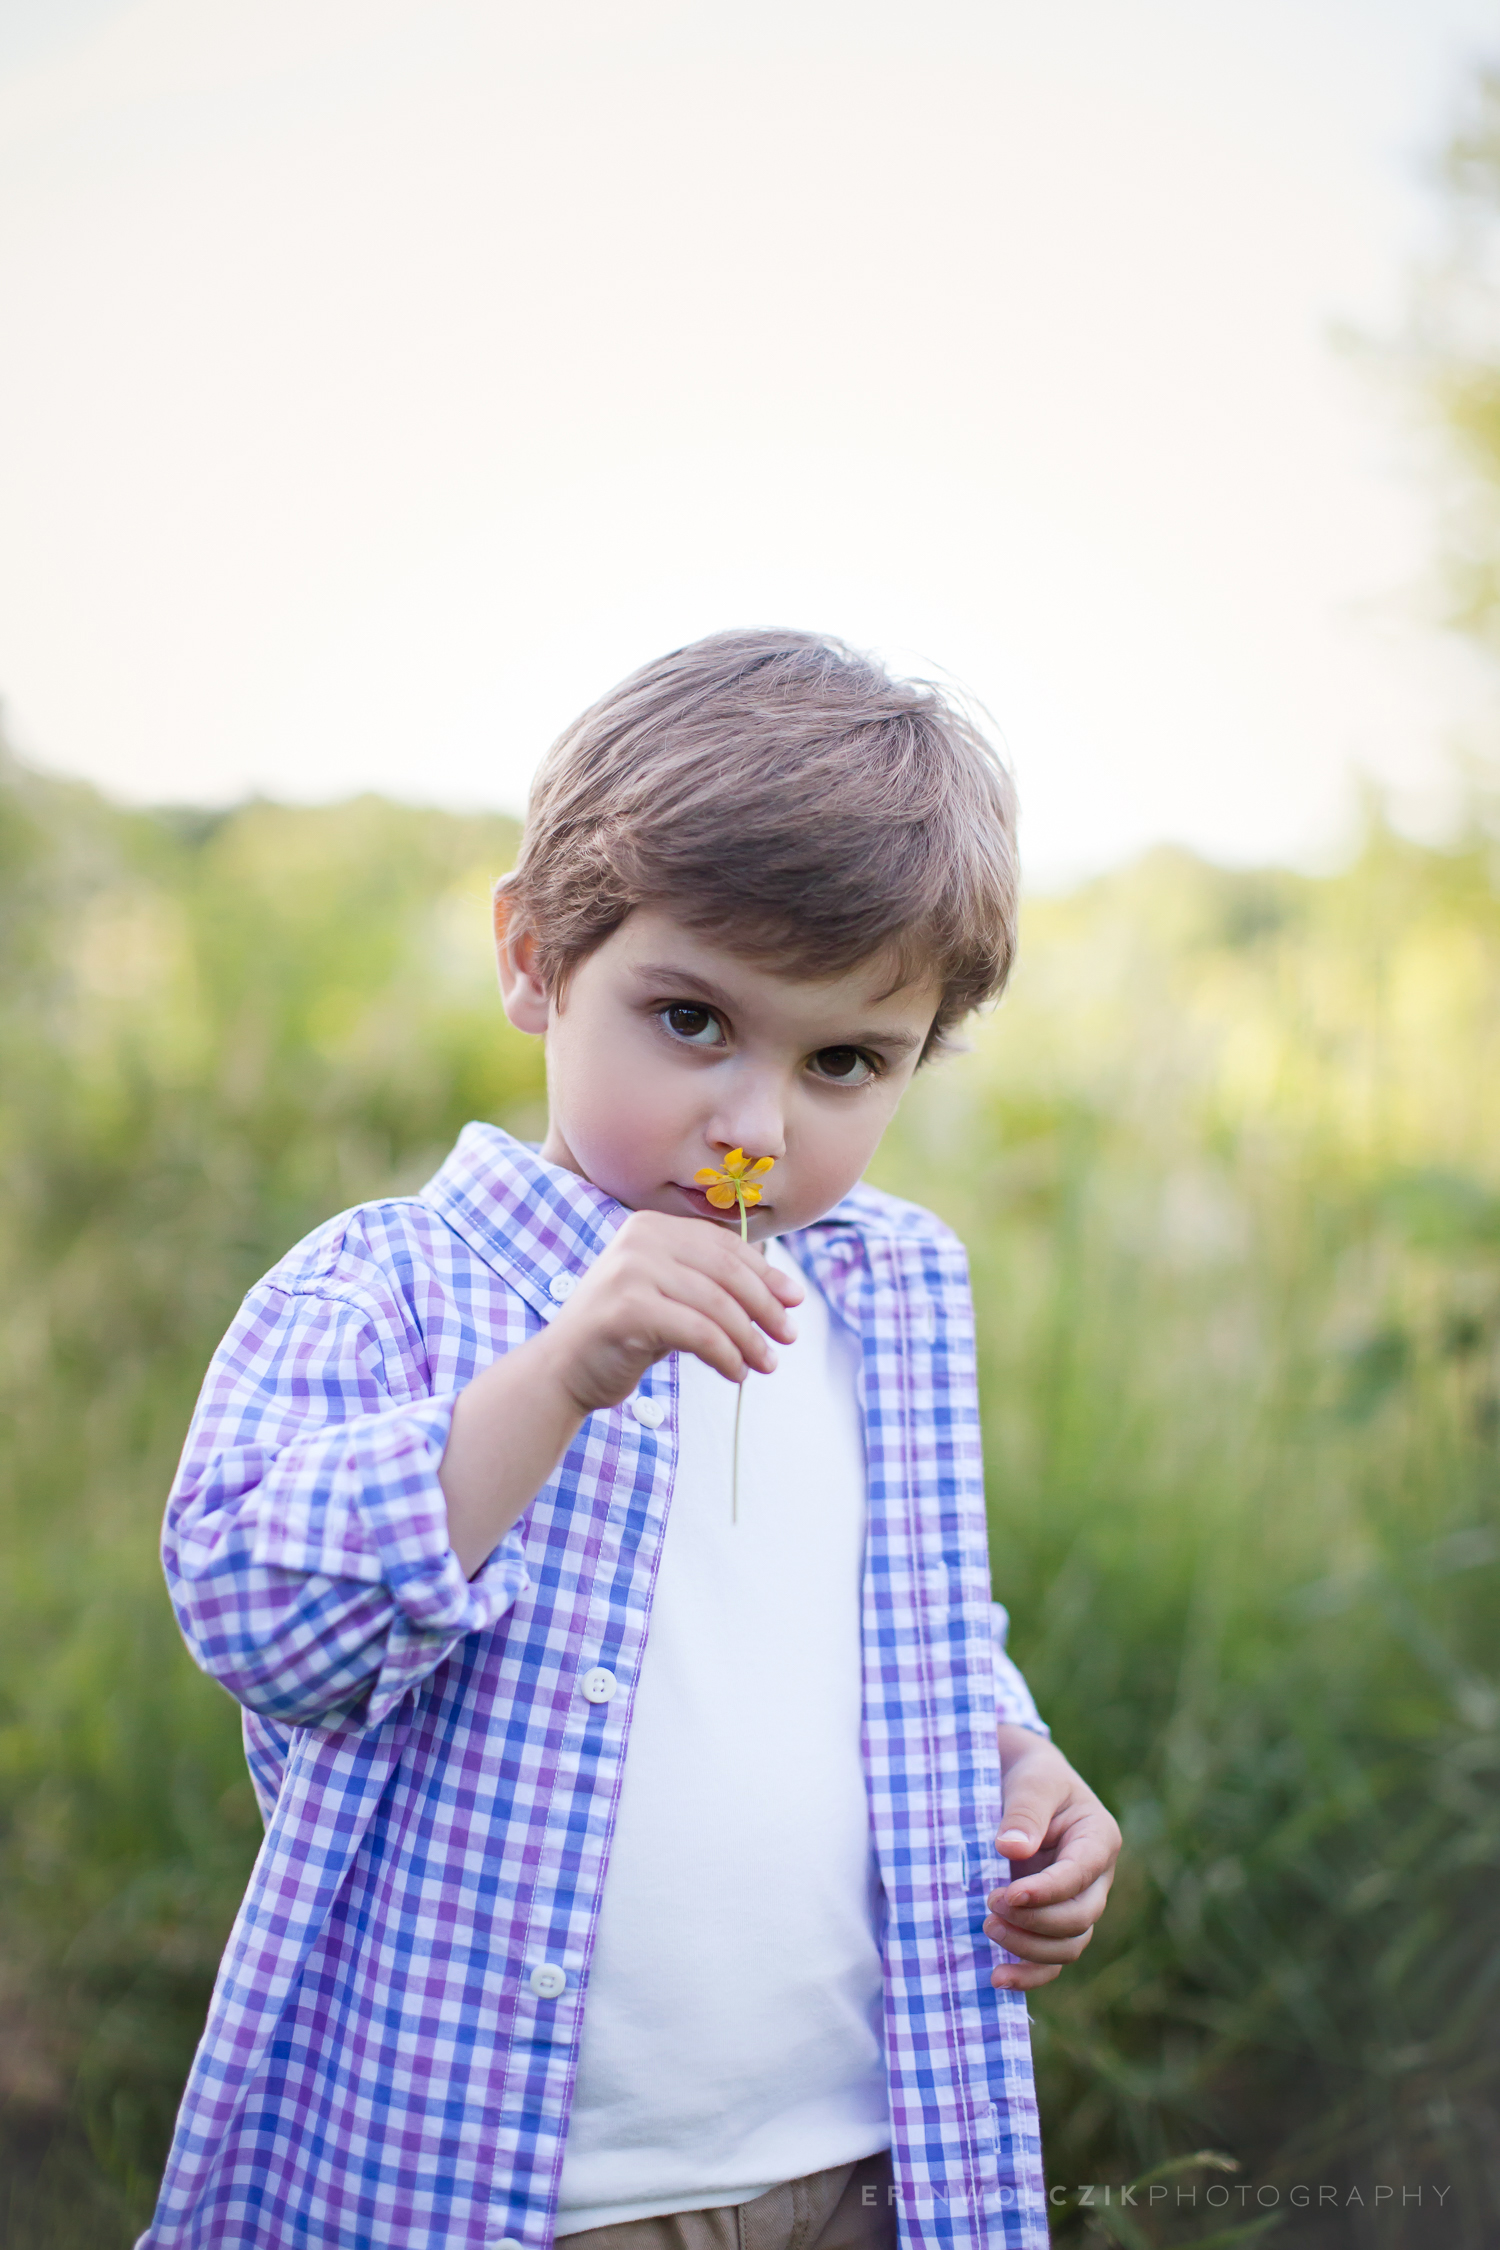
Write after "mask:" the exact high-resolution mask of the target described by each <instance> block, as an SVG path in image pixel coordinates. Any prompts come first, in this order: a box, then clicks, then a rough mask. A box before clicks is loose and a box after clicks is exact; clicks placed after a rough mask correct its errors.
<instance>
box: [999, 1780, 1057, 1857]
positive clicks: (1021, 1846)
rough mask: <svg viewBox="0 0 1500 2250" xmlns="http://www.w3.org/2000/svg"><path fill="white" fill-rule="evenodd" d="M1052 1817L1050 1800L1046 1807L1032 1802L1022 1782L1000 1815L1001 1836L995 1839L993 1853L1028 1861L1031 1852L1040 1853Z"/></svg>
mask: <svg viewBox="0 0 1500 2250" xmlns="http://www.w3.org/2000/svg"><path fill="white" fill-rule="evenodd" d="M1051 1818H1052V1804H1051V1801H1050V1799H1049V1800H1048V1801H1047V1802H1046V1803H1045V1804H1042V1803H1037V1802H1034V1801H1033V1793H1032V1792H1031V1791H1029V1790H1028V1789H1027V1788H1026V1786H1025V1784H1024V1782H1023V1783H1018V1785H1017V1787H1016V1788H1015V1790H1014V1791H1013V1793H1012V1795H1011V1800H1010V1803H1009V1804H1008V1805H1007V1806H1006V1808H1005V1811H1004V1813H1003V1814H1002V1816H1001V1822H1000V1833H999V1835H998V1836H997V1837H996V1838H995V1849H996V1851H997V1852H1001V1853H1003V1855H1004V1856H1005V1858H1006V1859H1030V1857H1031V1855H1032V1853H1033V1852H1037V1851H1040V1850H1041V1848H1042V1838H1043V1837H1044V1836H1045V1835H1046V1833H1047V1823H1048V1821H1049V1820H1050V1819H1051Z"/></svg>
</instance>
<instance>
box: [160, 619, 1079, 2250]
mask: <svg viewBox="0 0 1500 2250" xmlns="http://www.w3.org/2000/svg"><path fill="white" fill-rule="evenodd" d="M1014 911H1015V866H1014V853H1013V807H1012V800H1011V796H1010V790H1009V784H1008V782H1007V780H1006V778H1005V776H1004V774H1003V772H1002V771H1001V769H1000V768H999V766H998V765H997V764H996V763H995V761H994V760H993V758H992V756H991V754H990V753H989V751H988V750H987V748H986V746H985V745H984V743H983V742H982V740H981V739H980V738H979V736H978V735H977V734H976V733H975V732H974V731H973V729H972V728H971V727H970V726H969V724H968V723H967V721H966V720H965V719H964V718H963V717H962V715H961V714H960V713H959V712H957V711H956V710H954V709H953V708H951V707H950V706H949V705H948V704H947V703H946V702H945V701H944V700H943V698H942V697H941V696H940V695H939V694H938V693H937V692H936V691H934V690H933V689H931V688H930V687H925V686H919V685H911V684H903V683H897V682H893V681H892V680H890V679H889V678H888V677H887V676H886V675H885V674H884V673H883V672H881V671H880V670H879V669H878V668H877V667H875V666H874V665H872V664H870V663H868V662H866V661H865V660H863V659H861V658H858V657H855V656H853V655H851V654H850V653H849V652H848V651H847V650H845V649H843V648H841V647H839V646H838V645H836V644H833V643H830V642H826V641H822V640H818V639H815V638H813V637H811V636H808V635H804V634H795V633H787V634H769V633H741V634H724V635H720V636H717V637H716V638H714V639H712V640H708V641H704V642H701V643H699V644H698V645H697V646H695V647H692V648H687V649H682V650H679V651H677V652H676V653H675V654H674V655H672V656H669V657H667V658H665V659H663V660H662V662H660V663H658V664H654V665H651V666H649V667H648V668H647V669H646V670H645V671H643V672H640V673H638V674H636V675H635V677H634V678H632V679H630V680H627V681H626V682H625V683H624V685H623V686H622V687H620V688H618V689H617V690H616V691H615V692H614V693H613V694H611V695H609V696H606V697H605V698H604V700H603V701H602V702H601V703H599V704H597V705H596V706H595V707H594V709H593V710H591V711H589V712H587V713H586V714H585V715H584V717H583V718H582V719H581V720H580V721H579V722H578V723H577V724H576V725H575V726H574V727H573V728H572V729H571V730H570V731H569V732H568V733H567V734H566V735H564V736H563V738H562V740H561V741H560V742H559V743H558V744H557V746H556V747H555V749H554V750H553V751H552V753H551V755H550V757H549V759H548V761H547V763H546V765H545V766H544V768H543V770H542V773H541V776H540V778H539V780H538V782H537V785H536V789H535V792H534V795H533V798H532V804H531V810H530V814H529V818H528V823H527V828H526V835H525V840H524V843H523V847H522V852H521V858H520V862H519V864H518V866H517V868H516V870H515V872H514V874H513V875H511V876H510V877H508V878H507V880H506V881H505V882H504V883H502V884H501V885H500V887H499V891H498V895H497V907H496V930H497V937H498V946H499V962H500V980H501V986H502V991H503V995H504V1001H505V1007H506V1012H507V1014H508V1015H509V1017H510V1019H511V1021H512V1023H514V1024H516V1025H518V1026H519V1027H520V1028H521V1029H522V1030H524V1031H528V1032H534V1033H536V1034H537V1035H538V1036H539V1037H541V1038H543V1039H544V1040H545V1042H546V1056H547V1082H548V1097H549V1122H548V1130H547V1137H546V1139H545V1141H544V1142H543V1144H542V1146H541V1149H540V1151H539V1152H535V1151H533V1150H532V1149H531V1148H529V1147H525V1146H523V1145H522V1144H520V1143H519V1142H517V1141H514V1140H512V1139H511V1138H510V1137H509V1136H508V1135H506V1134H505V1133H502V1132H500V1131H499V1130H497V1129H496V1128H494V1127H492V1126H487V1125H470V1126H469V1127H468V1128H467V1129H466V1130H465V1132H464V1133H463V1135H462V1136H461V1138H460V1140H459V1142H458V1145H457V1147H456V1148H455V1150H454V1151H453V1153H452V1155H451V1156H450V1157H449V1158H448V1160H447V1162H446V1163H445V1164H444V1166H443V1168H442V1170H441V1171H440V1172H439V1173H438V1174H437V1176H436V1178H435V1179H433V1180H432V1181H430V1182H429V1184H428V1185H427V1187H426V1188H424V1189H423V1191H422V1193H421V1194H420V1195H419V1196H416V1197H410V1198H403V1199H397V1200H392V1201H388V1202H384V1203H376V1204H370V1205H366V1206H364V1207H362V1208H361V1209H359V1210H356V1211H352V1212H348V1213H346V1214H345V1215H344V1216H343V1217H342V1218H339V1219H335V1220H333V1221H331V1222H330V1223H329V1224H328V1225H327V1226H326V1227H324V1228H322V1229H321V1230H320V1231H319V1232H317V1233H316V1234H314V1235H312V1236H310V1237H309V1238H308V1240H307V1241H306V1242H304V1243H302V1244H301V1245H300V1246H299V1247H298V1248H297V1249H296V1250H294V1251H292V1252H291V1253H290V1255H289V1256H288V1257H286V1258H285V1259H283V1260H282V1262H281V1264H280V1265H279V1266H277V1267H276V1268H275V1269H274V1271H273V1272H272V1273H271V1274H269V1275H268V1276H267V1278H266V1279H265V1280H264V1281H263V1282H261V1283H260V1284H259V1286H258V1287H257V1288H255V1289H254V1290H252V1291H251V1293H250V1296H249V1298H248V1299H247V1301H246V1303H245V1306H244V1308H243V1310H242V1311H241V1313H240V1316H239V1318H238V1319H237V1320H236V1322H235V1324H234V1326H233V1327H232V1329H231V1330H230V1332H229V1335H228V1336H227V1337H226V1339H225V1341H224V1343H223V1345H222V1346H221V1348H220V1350H219V1353H218V1355H217V1357H216V1358H215V1361H214V1364H213V1367H212V1369H211V1370H210V1373H209V1376H208V1380H207V1382H206V1385H205V1388H204V1392H203V1397H202V1399H201V1401H200V1404H199V1408H198V1413H197V1416H196V1419H195V1421H194V1424H193V1428H192V1431H191V1433H190V1435H189V1438H188V1442H187V1447H186V1450H185V1453H184V1456H183V1462H182V1467H181V1470H180V1472H179V1475H178V1479H177V1484H176V1487H175V1489H174V1493H173V1497H172V1502H171V1505H170V1509H169V1513H168V1522H167V1532H166V1540H165V1556H166V1566H167V1572H168V1577H169V1580H170V1583H171V1586H172V1591H173V1596H174V1600H175V1603H176V1607H177V1613H178V1616H179V1618H180V1620H181V1624H182V1629H183V1632H184V1633H185V1635H186V1637H187V1640H188V1644H189V1646H190V1648H191V1649H192V1652H193V1654H194V1656H195V1657H196V1659H197V1661H198V1662H199V1663H200V1664H201V1665H203V1666H204V1667H205V1669H207V1670H208V1671H210V1672H212V1673H213V1674H214V1676H215V1677H216V1678H218V1679H219V1680H221V1681H222V1682H223V1683H224V1684H225V1686H226V1687H228V1688H229V1689H230V1691H231V1693H232V1694H234V1695H235V1696H236V1697H237V1698H238V1699H239V1701H240V1702H241V1704H242V1705H243V1706H244V1710H245V1739H246V1746H247V1752H248V1756H249V1760H250V1766H251V1771H252V1774H253V1776H254V1779H255V1783H256V1788H257V1790H258V1792H259V1795H260V1799H261V1803H262V1806H263V1808H264V1812H265V1817H266V1823H267V1833H266V1840H265V1844H264V1847H263V1849H262V1852H261V1855H260V1858H259V1860H258V1862H257V1865H256V1869H255V1873H254V1876H253V1878H252V1880H251V1884H250V1889H249V1892H248V1894H247V1896H246V1899H245V1903H244V1906H243V1907H242V1909H241V1912H240V1916H239V1919H238V1921H237V1923H236V1925H235V1929H234V1933H233V1935H232V1937H231V1939H230V1943H229V1946H228V1949H227V1951H226V1953H225V1957H224V1963H223V1967H222V1970H221V1972H220V1976H219V1982H218V1987H217V1989H216V1991H215V1994H214V2000H213V2005H212V2009H211V2012H210V2016H209V2021H208V2027H207V2030H206V2032H205V2034H204V2038H203V2042H202V2045H201V2047H200V2049H199V2052H198V2057H197V2061H196V2063H195V2065H194V2069H193V2073H192V2078H191V2080H190V2083H189V2086H188V2090H187V2093H186V2095H185V2097H184V2101H183V2107H182V2113H181V2116H180V2118H179V2121H178V2128H177V2136H176V2139H175V2142H174V2145H173V2149H172V2154H171V2159H170V2162H169V2164H168V2167H167V2173H166V2178H165V2181H164V2183H163V2186H162V2191H161V2200H160V2203H159V2206H158V2210H157V2214H156V2218H155V2221H154V2224H153V2226H152V2227H151V2229H150V2231H149V2233H148V2234H147V2235H146V2236H145V2237H143V2244H146V2245H151V2246H153V2250H167V2246H168V2245H171V2246H174V2250H176V2246H181V2245H189V2244H192V2245H210V2244H211V2245H214V2246H216V2250H223V2246H235V2250H241V2246H246V2245H252V2244H253V2245H257V2246H264V2250H271V2246H278V2250H279V2246H283V2245H289V2244H307V2245H312V2244H316V2245H320V2246H339V2250H367V2246H368V2250H387V2246H397V2245H399V2246H401V2250H437V2246H438V2245H457V2244H466V2245H476V2246H477V2245H479V2244H490V2245H498V2246H499V2250H523V2246H524V2250H544V2246H545V2245H547V2244H549V2243H550V2242H552V2241H553V2239H554V2238H555V2237H558V2236H561V2237H563V2238H564V2239H565V2240H566V2241H567V2242H568V2243H569V2250H875V2246H877V2245H891V2244H894V2243H895V2242H896V2241H897V2239H898V2227H899V2239H900V2241H901V2242H902V2243H903V2244H910V2245H936V2244H951V2245H956V2246H977V2245H980V2244H1007V2245H1018V2246H1023V2250H1035V2246H1037V2245H1041V2244H1043V2243H1045V2241H1046V2218H1045V2205H1044V2197H1043V2190H1042V2179H1041V2168H1040V2148H1039V2142H1038V2135H1037V2126H1036V2116H1035V2107H1034V2099H1033V2094H1032V2086H1031V2066H1030V2052H1029V2045H1028V2037H1027V2020H1026V2009H1025V2001H1024V1998H1023V1989H1024V1988H1025V1987H1026V1986H1028V1985H1031V1984H1036V1983H1041V1982H1043V1981H1045V1980H1046V1979H1047V1978H1049V1977H1051V1976H1054V1975H1056V1973H1057V1964H1059V1963H1061V1962H1063V1961H1066V1960H1072V1959H1074V1958H1075V1957H1076V1956H1077V1955H1078V1954H1079V1953H1080V1952H1081V1951H1082V1949H1083V1947H1084V1945H1085V1944H1086V1943H1087V1940H1088V1937H1089V1935H1090V1932H1091V1928H1092V1925H1093V1923H1094V1921H1095V1920H1096V1919H1097V1917H1098V1915H1099V1913H1100V1912H1101V1911H1102V1908H1103V1904H1104V1898H1105V1893H1106V1891H1107V1889H1108V1884H1109V1879H1110V1874H1111V1871H1112V1868H1113V1862H1114V1857H1115V1853H1116V1851H1117V1850H1118V1846H1119V1832H1118V1830H1117V1829H1116V1828H1115V1826H1114V1823H1113V1822H1112V1820H1111V1819H1110V1817H1109V1815H1108V1813H1106V1812H1105V1811H1104V1808H1103V1807H1102V1806H1101V1805H1100V1804H1099V1802H1098V1800H1097V1799H1096V1798H1095V1797H1094V1796H1093V1795H1092V1793H1091V1792H1090V1791H1089V1790H1088V1789H1087V1788H1086V1787H1085V1786H1084V1784H1083V1783H1082V1782H1081V1781H1080V1780H1079V1779H1078V1777H1077V1775H1075V1774H1074V1773H1073V1772H1072V1770H1071V1768H1070V1767H1069V1766H1068V1765H1067V1764H1066V1762H1065V1761H1064V1760H1063V1759H1062V1757H1061V1756H1060V1754H1059V1753H1058V1752H1057V1751H1056V1750H1054V1749H1053V1748H1052V1746H1051V1744H1050V1742H1049V1741H1048V1740H1047V1739H1046V1730H1045V1728H1043V1727H1042V1725H1041V1722H1040V1720H1039V1719H1038V1718H1037V1716H1036V1712H1035V1709H1034V1707H1033V1705H1032V1702H1031V1698H1030V1696H1029V1694H1028V1693H1027V1691H1026V1687H1025V1683H1024V1682H1023V1681H1022V1679H1021V1677H1020V1675H1019V1673H1018V1672H1017V1671H1016V1670H1015V1668H1014V1666H1013V1665H1011V1664H1010V1662H1009V1661H1008V1659H1007V1658H1006V1657H1005V1654H1004V1623H1005V1620H1004V1613H1003V1611H999V1610H996V1609H994V1608H992V1605H991V1601H990V1577H989V1564H988V1560H987V1555H986V1547H985V1519H984V1509H983V1501H982V1494H981V1485H980V1456H979V1429H978V1412H977V1406H976V1399H975V1389H974V1361H973V1341H972V1337H973V1330H972V1316H971V1312H970V1306H969V1297H968V1287H967V1280H966V1274H965V1268H964V1261H963V1255H962V1252H961V1250H960V1248H959V1246H958V1244H957V1242H956V1241H955V1240H954V1238H953V1236H952V1235H951V1234H949V1233H948V1231H947V1230H946V1229H945V1228H944V1227H942V1226H941V1225H939V1224H938V1222H937V1221H936V1220H934V1219H932V1218H931V1217H929V1216H928V1214H927V1213H926V1212H924V1211H920V1210H917V1209H916V1208H914V1207H913V1206H911V1205H909V1204H905V1203H900V1202H897V1201H896V1200H895V1199H894V1198H892V1197H890V1196H886V1195H881V1194H877V1193H875V1192H874V1191H873V1190H871V1189H868V1188H862V1187H860V1186H859V1185H858V1184H857V1183H858V1181H859V1179H860V1175H861V1174H862V1172H863V1171H864V1169H865V1166H866V1164H867V1163H868V1161H869V1159H870V1157H871V1155H872V1154H873V1152H874V1150H875V1147H876V1144H877V1142H878V1141H879V1139H880V1135H881V1132H882V1130H883V1128H884V1126H885V1125H886V1123H887V1122H888V1120H889V1119H890V1117H891V1115H892V1113H893V1111H894V1110H895V1108H896V1105H897V1103H898V1102H899V1100H900V1097H901V1095H902V1092H903V1091H904V1089H905V1088H906V1086H907V1085H908V1084H909V1082H910V1080H911V1077H912V1074H913V1073H914V1071H915V1070H916V1069H917V1067H918V1065H919V1063H920V1062H921V1061H922V1060H923V1059H924V1058H925V1057H926V1056H927V1055H928V1054H930V1053H931V1052H932V1051H933V1050H934V1049H935V1048H936V1047H938V1046H940V1045H941V1044H942V1042H943V1040H944V1038H945V1036H946V1035H947V1033H948V1032H949V1030H950V1029H951V1027H952V1026H953V1025H954V1024H955V1023H957V1022H958V1021H959V1020H960V1019H961V1018H962V1017H963V1016H964V1015H965V1014H966V1013H967V1011H968V1010H969V1009H971V1008H972V1007H974V1006H975V1005H976V1004H977V1003H978V1002H979V1001H981V1000H983V999H985V998H987V997H988V996H990V995H992V994H993V993H995V992H997V991H998V990H999V989H1000V987H1001V986H1002V984H1003V983H1004V980H1005V976H1006V972H1007V970H1008V968H1009V964H1010V958H1011V952H1012V946H1013V929H1014ZM749 1158H754V1159H770V1160H771V1163H770V1169H769V1170H762V1171H761V1172H760V1174H759V1175H758V1184H759V1186H760V1189H761V1200H760V1201H759V1202H758V1203H756V1204H755V1206H754V1208H753V1210H752V1211H751V1212H750V1220H749V1225H750V1235H751V1243H750V1244H749V1245H747V1244H746V1243H744V1242H743V1241H742V1240H741V1239H740V1230H739V1221H738V1213H737V1210H736V1209H735V1208H733V1207H731V1208H730V1209H728V1210H727V1211H726V1210H723V1209H721V1208H720V1207H719V1206H718V1204H717V1203H715V1202H713V1201H711V1200H709V1198H708V1196H707V1194H706V1192H705V1189H704V1186H703V1185H702V1184H701V1183H700V1181H699V1175H700V1174H713V1173H719V1174H724V1173H725V1172H726V1169H727V1173H728V1176H729V1177H730V1178H731V1179H732V1178H733V1177H735V1176H736V1167H737V1166H741V1165H742V1163H743V1161H744V1160H746V1159H749ZM730 1160H732V1161H730ZM739 1176H743V1173H742V1172H741V1173H740V1175H739ZM778 1357H779V1361H780V1364H779V1367H778ZM773 1370H775V1373H774V1376H773V1379H772V1380H769V1381H764V1382H756V1383H753V1384H750V1383H746V1384H745V1392H744V1394H742V1393H741V1392H740V1391H739V1389H738V1388H737V1386H739V1385H741V1384H742V1383H745V1378H746V1377H747V1375H748V1374H749V1373H751V1372H753V1373H755V1374H757V1375H760V1376H772V1371H773ZM741 1399H742V1402H743V1417H742V1421H743V1427H742V1428H740V1426H739V1422H738V1420H737V1415H736V1405H737V1402H738V1401H740V1400H741ZM736 1449H738V1451H736ZM732 1493H733V1495H734V1500H733V1505H732V1500H731V1496H732ZM627 1745H628V1757H627ZM1002 1766H1003V1768H1004V1792H1005V1814H1004V1819H1005V1827H1004V1830H1003V1832H1002V1833H1001V1835H1000V1836H999V1837H998V1838H996V1836H995V1834H994V1830H995V1826H996V1822H997V1820H998V1819H999V1817H1000V1805H1001V1777H1002ZM997 1851H998V1852H1004V1853H1008V1854H1009V1856H1010V1859H1011V1862H1012V1864H1014V1863H1015V1862H1018V1861H1019V1862H1020V1863H1021V1870H1022V1871H1021V1879H1020V1880H1019V1881H1013V1882H1011V1883H1009V1884H1008V1885H1007V1884H1006V1883H1005V1882H1004V1881H1003V1880H1002V1875H1003V1866H1002V1862H1001V1860H1000V1859H999V1858H997V1856H996V1854H997ZM1002 1948H1003V1949H1004V1950H1002Z"/></svg>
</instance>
